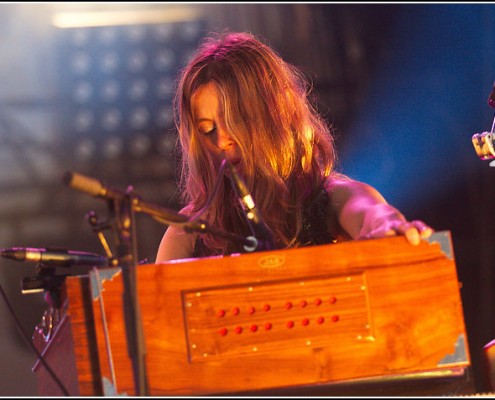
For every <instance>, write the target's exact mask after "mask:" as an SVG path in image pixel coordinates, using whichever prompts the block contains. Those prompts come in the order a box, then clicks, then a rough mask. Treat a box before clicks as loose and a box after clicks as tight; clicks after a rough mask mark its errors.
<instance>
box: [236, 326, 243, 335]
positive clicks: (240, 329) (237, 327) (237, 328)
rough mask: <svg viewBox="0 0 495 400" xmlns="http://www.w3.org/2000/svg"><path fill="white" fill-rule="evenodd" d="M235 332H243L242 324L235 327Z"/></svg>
mask: <svg viewBox="0 0 495 400" xmlns="http://www.w3.org/2000/svg"><path fill="white" fill-rule="evenodd" d="M234 332H235V333H237V334H239V333H242V326H236V327H235V328H234Z"/></svg>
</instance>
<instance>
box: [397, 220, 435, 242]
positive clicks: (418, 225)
mask: <svg viewBox="0 0 495 400" xmlns="http://www.w3.org/2000/svg"><path fill="white" fill-rule="evenodd" d="M395 231H396V232H397V234H399V235H404V236H405V237H406V238H407V240H408V241H409V243H411V244H413V245H418V244H419V243H420V242H421V239H426V238H428V237H430V236H431V234H432V233H433V229H432V228H430V227H429V226H428V225H426V224H425V223H424V222H423V221H419V220H414V221H411V222H407V221H406V222H402V223H401V224H399V225H397V226H396V227H395Z"/></svg>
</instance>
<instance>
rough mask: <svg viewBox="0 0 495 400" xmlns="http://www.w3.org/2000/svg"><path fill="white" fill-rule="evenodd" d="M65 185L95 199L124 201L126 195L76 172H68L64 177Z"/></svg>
mask: <svg viewBox="0 0 495 400" xmlns="http://www.w3.org/2000/svg"><path fill="white" fill-rule="evenodd" d="M62 181H63V183H65V184H66V185H68V186H70V187H72V188H73V189H76V190H79V191H81V192H85V193H87V194H89V195H91V196H94V197H102V198H104V199H108V200H114V199H122V198H124V197H125V193H124V192H122V191H120V190H117V189H114V188H112V187H110V186H106V185H103V183H101V182H100V181H98V180H96V179H93V178H89V177H87V176H84V175H81V174H77V173H75V172H67V173H65V175H64V176H63V177H62Z"/></svg>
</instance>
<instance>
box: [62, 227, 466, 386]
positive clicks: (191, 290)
mask: <svg viewBox="0 0 495 400" xmlns="http://www.w3.org/2000/svg"><path fill="white" fill-rule="evenodd" d="M136 277H137V282H136V283H137V294H138V300H139V304H140V312H141V317H142V326H143V330H144V338H145V346H146V372H147V377H148V382H149V391H150V393H149V394H150V395H205V394H232V393H242V392H258V391H263V390H274V389H275V390H276V389H280V390H287V389H290V388H298V387H305V388H309V387H315V386H321V385H324V386H325V387H328V388H331V387H332V386H333V385H337V384H342V383H351V384H352V382H361V381H364V382H366V381H373V382H376V381H380V380H391V379H396V378H397V377H399V378H401V379H402V378H405V379H408V378H407V377H416V378H417V377H430V376H431V377H434V376H437V377H438V376H453V375H456V376H457V375H459V376H464V375H465V373H466V369H468V368H469V366H470V357H469V351H468V344H467V337H466V330H465V325H464V317H463V309H462V302H461V297H460V285H459V282H458V279H457V271H456V266H455V261H454V256H453V252H452V246H451V241H450V235H449V233H448V232H439V233H435V234H434V235H433V237H432V238H431V240H429V241H422V243H421V244H420V245H418V246H412V245H410V244H409V243H407V241H406V239H405V238H404V237H393V238H386V239H375V240H367V241H359V242H356V241H355V242H345V243H340V244H335V245H323V246H315V247H305V248H299V249H289V250H274V251H267V252H257V253H249V254H243V255H232V256H224V257H209V258H202V259H196V260H192V259H191V260H180V261H175V262H169V263H164V264H147V265H139V266H137V267H136ZM64 291H65V293H66V299H67V301H66V303H65V307H66V309H65V314H66V316H67V318H68V320H69V321H68V322H67V323H68V326H70V328H66V329H67V330H68V331H70V333H71V336H72V337H73V342H74V354H75V360H76V369H77V374H76V375H77V379H78V388H79V393H75V394H80V395H100V394H103V395H121V394H127V395H134V394H135V388H134V378H133V370H132V364H131V361H130V359H129V356H128V352H127V340H126V331H125V323H124V315H123V309H124V307H123V284H122V271H121V269H120V268H109V269H99V270H97V269H95V270H93V271H91V272H90V274H89V276H78V277H68V278H67V279H66V282H65V284H64ZM89 296H90V297H91V299H90V300H89V299H88V297H89ZM95 355H97V356H96V357H95ZM95 358H96V359H95ZM100 391H101V392H100Z"/></svg>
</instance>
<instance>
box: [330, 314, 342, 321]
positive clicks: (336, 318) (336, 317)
mask: <svg viewBox="0 0 495 400" xmlns="http://www.w3.org/2000/svg"><path fill="white" fill-rule="evenodd" d="M339 319H340V318H339V316H338V315H334V316H333V317H332V321H333V322H337V321H338V320H339Z"/></svg>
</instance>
